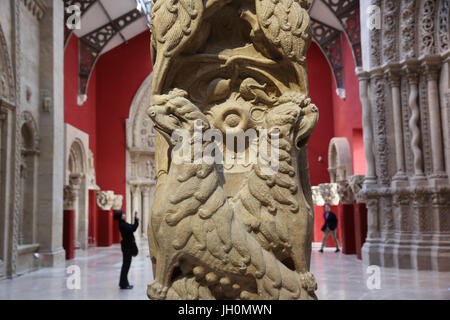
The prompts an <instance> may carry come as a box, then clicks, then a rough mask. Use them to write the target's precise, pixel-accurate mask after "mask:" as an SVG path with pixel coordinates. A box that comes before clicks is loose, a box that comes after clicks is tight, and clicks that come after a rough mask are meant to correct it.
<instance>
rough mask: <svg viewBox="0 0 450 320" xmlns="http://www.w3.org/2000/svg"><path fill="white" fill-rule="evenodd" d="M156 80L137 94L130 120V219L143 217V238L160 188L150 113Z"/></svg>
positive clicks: (128, 144) (131, 109)
mask: <svg viewBox="0 0 450 320" xmlns="http://www.w3.org/2000/svg"><path fill="white" fill-rule="evenodd" d="M152 78H153V74H150V75H149V76H148V77H147V78H146V79H145V80H144V82H143V83H142V85H141V87H140V88H139V90H138V91H137V93H136V95H135V96H134V99H133V102H132V103H131V107H130V115H129V118H128V119H127V120H126V127H127V128H126V130H127V131H126V141H127V155H126V161H127V164H126V175H127V187H126V192H127V194H126V199H127V213H128V214H127V218H128V221H129V222H134V221H132V219H134V214H133V212H135V211H138V212H139V213H140V214H141V217H142V219H141V221H142V223H141V225H140V227H139V229H138V230H137V235H142V236H143V237H146V235H147V226H148V221H149V217H150V210H151V207H152V204H153V195H154V192H155V191H154V190H155V185H156V174H155V130H154V127H153V123H152V121H151V120H150V118H149V117H148V116H147V113H146V110H147V108H148V107H149V106H150V97H151V88H152Z"/></svg>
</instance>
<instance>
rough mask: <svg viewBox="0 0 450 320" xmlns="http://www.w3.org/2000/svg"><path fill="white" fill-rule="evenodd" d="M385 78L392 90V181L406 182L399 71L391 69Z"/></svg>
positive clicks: (394, 68)
mask: <svg viewBox="0 0 450 320" xmlns="http://www.w3.org/2000/svg"><path fill="white" fill-rule="evenodd" d="M386 73H387V77H388V80H389V84H390V85H391V90H392V108H393V114H394V124H395V125H394V135H395V158H396V164H397V173H396V174H395V176H394V177H393V180H394V181H398V180H406V179H407V177H406V175H405V155H404V149H403V147H404V146H403V125H402V123H403V120H402V110H401V100H400V71H399V69H398V68H396V67H393V68H391V69H389V70H388V71H387V72H386Z"/></svg>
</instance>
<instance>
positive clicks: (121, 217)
mask: <svg viewBox="0 0 450 320" xmlns="http://www.w3.org/2000/svg"><path fill="white" fill-rule="evenodd" d="M137 214H138V213H137V212H136V213H135V218H134V224H130V223H128V222H127V220H126V219H127V216H126V215H125V213H124V212H123V211H122V210H117V211H114V220H118V221H119V231H120V234H121V236H122V242H121V243H120V245H121V248H122V256H123V262H122V269H121V270H120V282H119V287H120V289H133V286H132V285H130V284H129V282H128V271H129V270H130V266H131V260H132V258H133V257H136V256H137V255H138V253H139V250H138V248H137V245H136V240H135V238H134V232H135V231H136V230H137V228H138V227H139V217H138V215H137Z"/></svg>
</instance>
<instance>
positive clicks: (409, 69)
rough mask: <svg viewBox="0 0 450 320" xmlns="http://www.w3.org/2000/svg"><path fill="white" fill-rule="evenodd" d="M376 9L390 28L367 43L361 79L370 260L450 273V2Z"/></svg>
mask: <svg viewBox="0 0 450 320" xmlns="http://www.w3.org/2000/svg"><path fill="white" fill-rule="evenodd" d="M371 4H375V5H382V6H381V7H382V8H383V9H382V10H381V15H382V16H381V21H382V22H383V28H382V30H374V31H370V36H369V37H368V38H364V37H363V41H367V43H363V44H362V47H363V48H364V47H366V48H370V50H368V53H369V55H370V57H369V59H368V60H369V61H370V65H364V68H363V69H364V70H360V73H359V75H360V88H361V89H362V92H361V101H362V104H363V116H364V121H363V130H364V143H365V153H366V158H367V170H368V176H367V177H366V179H365V182H364V184H363V187H362V189H361V187H360V178H358V181H359V182H358V183H356V184H355V185H353V183H352V182H350V185H351V186H352V185H353V187H354V188H355V190H354V193H355V194H358V196H357V201H358V202H359V201H361V200H363V199H360V200H358V198H364V201H365V202H366V206H367V209H368V236H367V239H366V242H365V244H364V247H363V250H362V251H363V260H364V261H365V263H366V264H379V265H384V266H390V267H396V268H407V269H421V270H438V271H450V257H449V256H448V254H447V252H449V251H450V229H449V224H448V218H446V217H448V200H444V199H450V192H449V190H450V180H449V176H450V166H449V164H450V152H448V150H450V130H448V125H447V123H448V122H449V120H450V111H449V109H448V100H447V99H448V98H447V97H448V95H449V91H450V89H449V88H450V85H449V82H450V73H449V71H448V70H449V68H450V64H449V56H450V51H449V50H448V38H449V37H448V30H449V2H448V0H420V1H414V0H402V1H392V0H373V1H371ZM373 160H375V161H373ZM374 169H375V170H374ZM374 173H375V174H376V177H369V176H370V175H372V174H374ZM355 179H356V178H355ZM356 189H360V191H357V190H356Z"/></svg>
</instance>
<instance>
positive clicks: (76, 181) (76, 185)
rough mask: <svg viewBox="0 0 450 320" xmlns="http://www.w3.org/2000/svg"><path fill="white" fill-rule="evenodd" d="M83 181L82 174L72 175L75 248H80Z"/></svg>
mask: <svg viewBox="0 0 450 320" xmlns="http://www.w3.org/2000/svg"><path fill="white" fill-rule="evenodd" d="M81 179H82V176H81V175H80V174H71V175H70V186H71V187H72V189H73V193H74V194H73V197H74V199H73V210H74V211H75V248H76V249H78V248H80V232H79V231H80V230H79V225H80V206H79V197H80V189H81Z"/></svg>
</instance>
